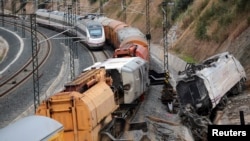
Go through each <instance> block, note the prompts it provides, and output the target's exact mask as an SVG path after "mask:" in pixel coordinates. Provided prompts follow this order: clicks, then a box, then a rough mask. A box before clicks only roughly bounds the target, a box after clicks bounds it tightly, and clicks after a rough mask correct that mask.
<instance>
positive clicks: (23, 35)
mask: <svg viewBox="0 0 250 141" xmlns="http://www.w3.org/2000/svg"><path fill="white" fill-rule="evenodd" d="M25 17H26V9H25V7H24V8H23V10H22V37H23V38H25Z"/></svg>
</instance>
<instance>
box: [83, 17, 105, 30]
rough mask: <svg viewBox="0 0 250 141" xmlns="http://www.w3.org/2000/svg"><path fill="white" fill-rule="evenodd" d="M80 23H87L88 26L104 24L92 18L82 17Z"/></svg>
mask: <svg viewBox="0 0 250 141" xmlns="http://www.w3.org/2000/svg"><path fill="white" fill-rule="evenodd" d="M80 23H81V24H84V25H86V26H87V27H88V28H91V27H96V26H102V25H101V24H100V23H99V22H96V21H93V20H90V19H82V20H80Z"/></svg>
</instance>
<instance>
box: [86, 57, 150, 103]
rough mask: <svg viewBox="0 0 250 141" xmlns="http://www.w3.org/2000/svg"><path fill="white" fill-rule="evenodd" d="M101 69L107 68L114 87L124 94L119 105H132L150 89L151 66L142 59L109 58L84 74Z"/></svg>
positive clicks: (91, 67) (89, 68)
mask: <svg viewBox="0 0 250 141" xmlns="http://www.w3.org/2000/svg"><path fill="white" fill-rule="evenodd" d="M99 68H105V70H106V71H107V72H108V74H109V75H110V76H111V78H112V79H113V86H114V87H115V88H116V89H117V90H118V91H119V92H120V94H122V95H120V97H122V101H119V103H123V104H130V103H132V102H134V101H135V100H136V99H138V98H139V97H140V96H142V95H143V94H145V92H147V90H148V88H149V85H150V81H149V76H148V71H149V66H148V63H147V62H146V61H145V60H144V59H142V58H140V57H131V58H109V59H107V60H106V61H104V62H97V63H95V64H94V65H92V66H90V67H88V68H86V69H84V71H83V72H85V71H88V70H91V69H99Z"/></svg>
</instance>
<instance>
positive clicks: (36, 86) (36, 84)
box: [30, 14, 40, 112]
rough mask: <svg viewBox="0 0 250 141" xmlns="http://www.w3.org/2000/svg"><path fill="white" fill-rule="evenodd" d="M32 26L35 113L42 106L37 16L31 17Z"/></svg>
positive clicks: (32, 15)
mask: <svg viewBox="0 0 250 141" xmlns="http://www.w3.org/2000/svg"><path fill="white" fill-rule="evenodd" d="M30 24H31V26H30V27H31V30H30V32H31V45H32V46H31V47H32V63H33V70H32V72H33V88H34V107H35V112H36V109H37V108H38V106H39V104H40V93H39V92H40V89H39V77H38V76H39V75H38V49H37V33H36V15H35V14H31V15H30Z"/></svg>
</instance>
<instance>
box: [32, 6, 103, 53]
mask: <svg viewBox="0 0 250 141" xmlns="http://www.w3.org/2000/svg"><path fill="white" fill-rule="evenodd" d="M36 15H37V23H38V24H39V25H45V26H47V27H51V28H54V29H57V30H60V31H65V30H68V32H67V33H69V35H70V33H73V32H71V31H72V30H71V29H73V28H72V26H75V29H76V32H77V34H76V36H77V38H78V39H79V41H80V42H82V43H84V44H86V45H87V47H88V48H89V49H103V46H104V43H105V31H104V28H103V26H102V24H100V23H99V22H96V21H94V20H90V19H85V18H84V16H79V15H74V14H72V15H69V14H68V13H65V12H60V11H48V10H46V9H39V10H37V11H36ZM69 16H71V17H72V20H74V19H76V23H75V24H74V25H69V23H67V22H66V21H67V18H68V17H69Z"/></svg>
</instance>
